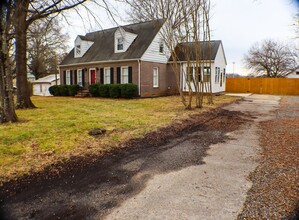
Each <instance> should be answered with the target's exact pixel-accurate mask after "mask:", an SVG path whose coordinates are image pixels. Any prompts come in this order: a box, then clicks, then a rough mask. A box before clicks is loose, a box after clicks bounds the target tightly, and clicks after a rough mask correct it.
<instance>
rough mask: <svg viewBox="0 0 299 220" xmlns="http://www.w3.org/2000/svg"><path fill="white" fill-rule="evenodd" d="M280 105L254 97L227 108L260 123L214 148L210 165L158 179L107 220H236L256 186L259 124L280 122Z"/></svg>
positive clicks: (276, 99)
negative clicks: (253, 180) (251, 178)
mask: <svg viewBox="0 0 299 220" xmlns="http://www.w3.org/2000/svg"><path fill="white" fill-rule="evenodd" d="M279 100H280V97H278V96H270V95H250V96H247V97H245V98H244V100H243V101H240V102H238V103H235V104H232V105H229V106H227V107H225V109H227V110H229V111H241V112H247V113H250V114H251V115H252V116H254V117H255V119H254V122H253V123H248V124H245V125H244V126H243V127H242V128H241V129H239V130H237V131H235V132H232V133H227V134H226V135H227V136H228V137H229V138H230V139H229V141H227V142H225V143H218V144H215V145H212V146H210V149H209V150H208V156H207V157H206V158H205V159H204V162H205V164H203V165H197V166H191V167H187V168H183V169H181V170H179V171H173V172H170V173H165V174H159V175H155V176H154V177H153V178H152V179H151V180H149V181H148V182H147V184H146V187H145V188H144V189H143V190H142V191H141V192H140V193H138V194H137V195H135V196H134V197H131V198H129V199H128V200H125V201H124V202H123V203H122V204H121V205H120V206H119V207H118V208H116V209H113V210H112V212H111V213H110V214H108V215H107V216H106V218H105V219H128V220H129V219H130V220H132V219H172V220H173V219H236V218H237V216H238V213H240V212H241V210H242V207H243V203H244V201H245V198H246V193H247V191H248V190H249V189H250V187H251V182H249V181H248V180H247V177H248V175H249V173H250V172H252V171H253V170H254V169H255V168H256V166H257V165H258V151H259V148H260V147H259V141H258V139H259V133H260V132H259V130H258V129H259V128H258V123H259V122H260V121H263V120H268V119H271V118H272V117H275V111H274V110H275V109H276V108H277V107H278V105H279ZM180 144H184V143H179V144H178V145H180ZM178 147H179V146H178Z"/></svg>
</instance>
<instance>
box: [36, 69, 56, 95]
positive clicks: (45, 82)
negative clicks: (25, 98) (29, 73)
mask: <svg viewBox="0 0 299 220" xmlns="http://www.w3.org/2000/svg"><path fill="white" fill-rule="evenodd" d="M59 84H60V80H59V75H56V76H55V74H52V75H49V76H45V77H43V78H39V79H37V80H34V81H33V82H32V87H33V95H38V96H51V94H50V92H49V88H50V87H51V86H54V85H59Z"/></svg>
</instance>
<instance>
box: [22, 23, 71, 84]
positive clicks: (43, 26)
mask: <svg viewBox="0 0 299 220" xmlns="http://www.w3.org/2000/svg"><path fill="white" fill-rule="evenodd" d="M61 29H62V27H61V26H60V24H59V22H58V19H51V20H50V21H48V20H44V19H42V20H37V21H35V22H34V23H33V24H32V25H31V26H30V27H29V29H28V33H27V39H28V40H27V42H28V46H27V48H28V68H29V70H30V71H31V72H32V74H33V75H34V76H35V78H36V79H38V78H40V77H43V76H45V75H48V74H57V66H55V65H56V64H57V62H58V60H61V59H59V58H61V57H62V56H63V54H65V53H66V50H67V47H66V44H65V42H66V41H67V40H68V36H67V35H66V34H62V33H61Z"/></svg>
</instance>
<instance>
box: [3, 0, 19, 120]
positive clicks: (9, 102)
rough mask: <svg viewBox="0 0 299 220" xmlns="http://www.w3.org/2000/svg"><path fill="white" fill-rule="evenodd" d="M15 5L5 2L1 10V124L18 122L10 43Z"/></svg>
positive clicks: (6, 0)
mask: <svg viewBox="0 0 299 220" xmlns="http://www.w3.org/2000/svg"><path fill="white" fill-rule="evenodd" d="M13 4H14V2H13V1H11V0H5V1H4V2H2V3H1V8H0V37H1V38H0V97H1V99H0V123H4V122H16V121H17V120H18V118H17V115H16V113H15V107H14V100H13V86H12V70H11V65H10V55H9V52H10V50H9V44H10V43H9V42H10V40H11V25H12V18H13V12H14V11H13V10H14V8H13Z"/></svg>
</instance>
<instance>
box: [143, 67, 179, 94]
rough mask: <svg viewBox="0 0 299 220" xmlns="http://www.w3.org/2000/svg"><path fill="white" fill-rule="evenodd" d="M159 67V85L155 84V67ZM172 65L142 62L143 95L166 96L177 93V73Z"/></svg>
mask: <svg viewBox="0 0 299 220" xmlns="http://www.w3.org/2000/svg"><path fill="white" fill-rule="evenodd" d="M154 67H158V69H159V87H157V88H154V86H153V69H154ZM170 68H171V67H170V65H167V64H160V63H152V62H141V97H153V96H165V95H173V94H176V93H177V85H176V80H175V75H174V74H173V72H172V71H171V69H170Z"/></svg>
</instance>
